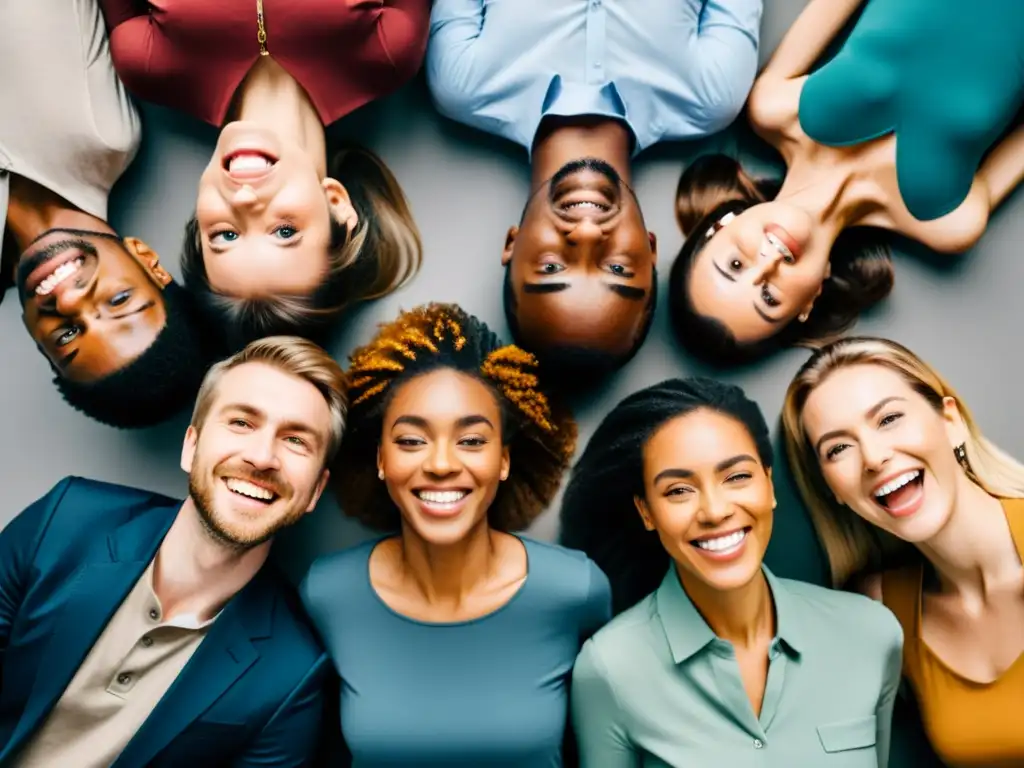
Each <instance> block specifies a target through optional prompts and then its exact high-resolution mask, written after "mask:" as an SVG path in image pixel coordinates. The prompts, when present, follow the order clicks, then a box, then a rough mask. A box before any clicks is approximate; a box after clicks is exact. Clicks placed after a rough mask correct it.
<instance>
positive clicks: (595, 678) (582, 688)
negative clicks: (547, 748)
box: [569, 640, 640, 768]
mask: <svg viewBox="0 0 1024 768" xmlns="http://www.w3.org/2000/svg"><path fill="white" fill-rule="evenodd" d="M569 701H570V706H571V709H572V729H573V732H574V733H575V735H576V743H577V745H578V749H579V759H580V764H581V765H585V766H587V768H639V766H640V760H639V756H638V755H637V754H636V752H635V751H634V750H633V747H632V745H631V744H630V743H629V737H628V735H627V734H626V731H625V728H624V727H623V724H622V709H621V707H619V704H618V701H617V700H616V698H615V692H614V691H613V690H612V686H611V682H610V681H609V680H608V673H607V670H606V669H605V667H604V665H603V664H602V663H601V660H600V658H599V653H598V650H597V647H596V646H595V645H594V641H593V640H588V641H587V642H586V643H585V644H584V645H583V650H582V651H580V655H579V656H578V657H577V659H576V665H575V667H573V672H572V691H571V693H570V696H569Z"/></svg>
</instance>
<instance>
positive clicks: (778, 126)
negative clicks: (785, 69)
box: [747, 74, 807, 142]
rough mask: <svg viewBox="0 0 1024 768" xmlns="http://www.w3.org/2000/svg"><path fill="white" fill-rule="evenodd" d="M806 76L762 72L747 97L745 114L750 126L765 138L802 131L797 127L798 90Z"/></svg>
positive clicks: (787, 135)
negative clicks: (787, 76)
mask: <svg viewBox="0 0 1024 768" xmlns="http://www.w3.org/2000/svg"><path fill="white" fill-rule="evenodd" d="M806 80H807V78H806V77H798V78H784V77H780V76H779V75H772V74H768V75H761V77H759V78H757V80H756V81H755V82H754V86H753V88H751V90H750V96H749V97H748V99H747V117H748V119H749V120H750V124H751V126H752V127H753V129H754V130H755V131H756V132H757V133H758V134H759V135H760V136H761V137H762V138H764V139H765V140H767V141H769V142H770V141H771V140H772V138H773V137H775V138H783V137H792V136H795V135H798V134H802V133H803V131H801V130H800V120H799V107H800V94H801V93H802V91H803V86H804V83H805V82H806Z"/></svg>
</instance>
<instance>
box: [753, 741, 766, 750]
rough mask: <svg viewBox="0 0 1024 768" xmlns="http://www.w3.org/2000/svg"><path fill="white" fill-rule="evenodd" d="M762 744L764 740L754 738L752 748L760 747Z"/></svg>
mask: <svg viewBox="0 0 1024 768" xmlns="http://www.w3.org/2000/svg"><path fill="white" fill-rule="evenodd" d="M763 746H764V742H763V741H761V740H760V739H754V749H761V748H762V747H763Z"/></svg>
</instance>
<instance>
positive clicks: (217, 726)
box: [0, 337, 347, 768]
mask: <svg viewBox="0 0 1024 768" xmlns="http://www.w3.org/2000/svg"><path fill="white" fill-rule="evenodd" d="M345 391H346V387H345V377H344V374H343V373H342V371H341V369H340V368H339V367H338V364H337V363H336V362H335V361H334V360H332V359H331V357H330V356H329V355H328V354H327V353H326V352H324V351H323V350H322V349H320V348H319V347H317V346H316V345H314V344H312V343H311V342H308V341H305V340H302V339H297V338H295V337H272V338H268V339H264V340H262V341H259V342H255V343H253V344H250V345H249V346H248V347H247V348H245V349H244V350H243V351H242V352H240V353H238V354H237V355H235V356H233V357H231V358H229V359H227V360H225V361H223V362H220V363H218V364H217V365H215V366H213V368H211V369H210V372H209V373H208V374H207V376H206V378H205V379H204V381H203V384H202V387H201V389H200V393H199V397H198V399H197V401H196V406H195V410H194V413H193V417H192V423H191V425H190V426H189V427H188V430H187V432H186V434H185V440H184V445H183V447H182V453H181V467H182V469H183V470H185V471H186V472H187V473H188V475H189V496H188V498H187V499H185V501H184V502H178V501H174V500H172V499H169V498H166V497H163V496H157V495H156V494H152V493H148V492H146V491H141V490H136V489H134V488H125V487H122V486H116V485H111V484H108V483H99V482H93V481H89V480H83V479H81V478H67V479H65V480H63V481H62V482H61V483H59V484H58V485H57V486H56V487H55V488H54V489H53V490H51V491H50V493H49V494H47V495H46V496H44V497H43V498H42V499H40V500H39V501H37V502H36V503H34V504H33V505H32V506H30V507H29V508H28V509H26V510H25V511H24V512H22V513H21V514H20V515H19V516H17V517H16V518H15V519H14V520H13V521H11V523H10V524H9V525H8V526H7V527H6V528H5V529H3V530H2V531H0V701H2V702H3V707H2V708H0V765H4V766H7V765H12V764H13V765H17V766H18V767H19V768H46V767H48V766H55V765H57V766H64V765H74V766H76V768H101V767H102V766H110V765H114V766H123V768H129V767H131V766H151V767H152V768H179V767H180V766H188V765H194V766H211V765H217V766H228V765H230V766H237V767H242V766H257V765H259V766H264V767H265V768H272V767H274V766H276V767H278V768H285V767H286V766H287V767H288V768H293V767H294V766H304V765H310V764H311V761H312V759H313V756H314V754H315V751H316V749H317V748H318V744H319V743H320V740H319V738H318V737H319V734H320V723H321V713H322V707H323V704H324V702H323V683H324V681H325V677H326V675H327V673H328V669H329V667H328V665H327V662H326V656H325V655H324V653H323V651H322V648H321V647H320V645H319V643H318V641H317V640H316V638H315V635H314V633H313V631H312V629H311V628H310V627H309V626H308V625H307V623H306V619H305V618H304V614H303V613H302V612H301V609H300V608H298V607H297V605H298V604H297V601H296V600H295V595H294V593H293V592H292V591H291V588H290V587H288V586H287V584H286V583H285V582H284V581H283V579H282V576H281V575H279V574H278V573H277V572H276V571H275V570H274V569H273V568H272V567H271V566H269V565H267V558H268V555H269V553H270V548H271V544H272V541H273V538H274V536H275V534H277V533H278V532H279V531H281V530H282V529H284V528H286V527H288V526H290V525H292V524H293V523H295V522H296V521H297V520H299V519H300V518H302V517H303V516H305V515H307V514H308V513H310V512H311V511H312V510H313V509H314V507H315V506H316V504H317V501H318V500H319V498H320V494H321V492H322V491H323V489H324V485H325V484H326V482H327V478H328V470H327V464H328V461H329V460H330V459H331V457H332V456H333V454H334V453H335V451H336V449H337V447H338V443H339V442H340V441H341V436H342V432H343V430H344V426H345V416H346V411H347V400H346V395H345Z"/></svg>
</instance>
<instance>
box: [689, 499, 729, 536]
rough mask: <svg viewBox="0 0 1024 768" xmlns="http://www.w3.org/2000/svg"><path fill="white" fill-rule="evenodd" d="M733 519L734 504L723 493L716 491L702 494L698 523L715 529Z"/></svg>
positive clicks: (698, 510)
mask: <svg viewBox="0 0 1024 768" xmlns="http://www.w3.org/2000/svg"><path fill="white" fill-rule="evenodd" d="M730 517H732V504H731V503H729V500H728V499H727V498H725V496H724V495H723V494H722V493H716V492H714V491H711V492H708V493H703V494H701V502H700V507H699V508H698V509H697V522H699V523H701V524H702V525H706V526H707V527H708V528H715V527H717V526H719V525H720V524H722V523H723V522H725V521H726V520H728V519H729V518H730Z"/></svg>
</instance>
